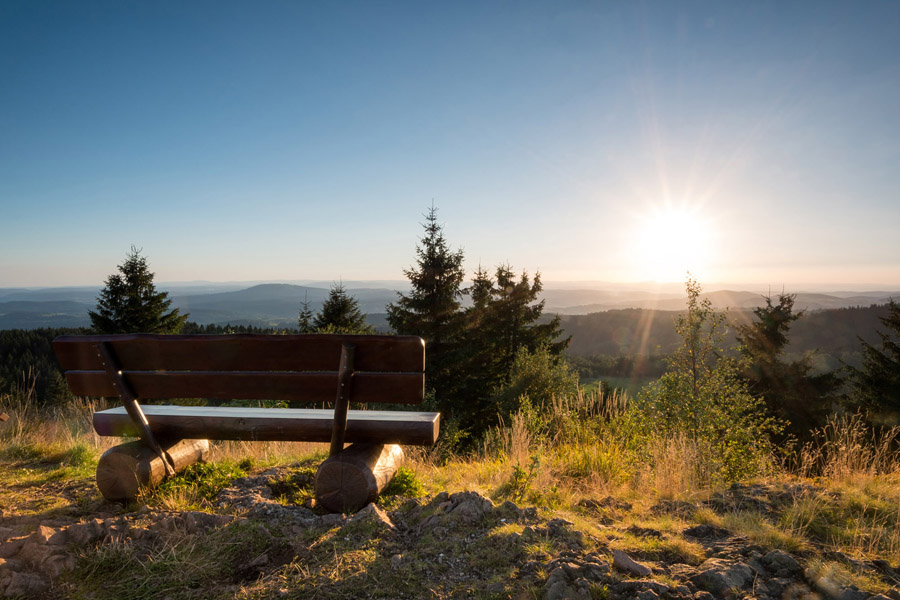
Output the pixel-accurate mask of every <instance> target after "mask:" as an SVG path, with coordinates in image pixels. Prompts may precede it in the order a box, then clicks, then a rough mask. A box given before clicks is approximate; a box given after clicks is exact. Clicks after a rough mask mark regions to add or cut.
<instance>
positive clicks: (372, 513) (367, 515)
mask: <svg viewBox="0 0 900 600" xmlns="http://www.w3.org/2000/svg"><path fill="white" fill-rule="evenodd" d="M357 523H369V524H373V525H376V526H377V527H378V528H380V529H389V530H393V529H394V523H393V522H392V521H391V518H390V517H388V516H387V513H386V512H384V511H383V510H381V509H380V508H378V507H377V506H376V505H375V503H373V502H370V503H369V504H367V505H366V506H364V507H363V508H362V509H360V511H359V512H357V513H356V514H355V515H353V516H352V517H351V518H350V520H348V521H347V525H344V527H347V526H348V525H354V524H357Z"/></svg>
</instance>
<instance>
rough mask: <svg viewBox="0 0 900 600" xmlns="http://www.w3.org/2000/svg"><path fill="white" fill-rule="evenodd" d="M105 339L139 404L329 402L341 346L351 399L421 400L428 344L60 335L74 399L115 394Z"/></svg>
mask: <svg viewBox="0 0 900 600" xmlns="http://www.w3.org/2000/svg"><path fill="white" fill-rule="evenodd" d="M102 342H107V343H109V345H110V346H111V348H112V351H113V353H114V354H115V358H116V361H117V362H118V364H119V365H120V368H121V370H122V372H123V374H124V377H125V379H126V381H128V383H129V385H130V386H131V387H132V388H133V389H134V392H135V394H136V395H137V397H138V398H142V399H143V398H148V399H172V398H210V399H223V400H227V399H258V400H263V399H265V400H287V401H295V402H333V401H334V399H335V393H336V390H337V385H338V377H337V368H338V364H339V362H340V356H341V346H342V344H343V343H345V342H350V343H352V344H354V346H355V353H356V356H355V365H354V374H353V383H352V385H353V393H352V400H353V402H392V403H394V402H395V403H404V404H417V403H420V402H422V400H423V399H424V388H425V384H424V370H425V343H424V341H423V340H422V338H419V337H415V336H375V335H372V336H369V335H360V336H352V335H347V336H343V335H283V336H280V335H254V334H238V335H150V334H134V335H114V336H105V335H98V336H61V337H58V338H56V339H55V340H54V341H53V348H54V350H55V351H56V356H57V358H58V360H59V363H60V366H62V368H63V370H64V371H66V381H67V382H68V384H69V387H70V389H71V390H72V393H74V394H75V395H78V396H101V397H114V396H116V395H117V394H116V391H115V389H114V388H113V385H112V382H111V381H110V379H109V375H108V374H107V373H106V371H105V369H104V367H103V364H102V362H101V359H100V357H99V356H98V353H97V350H96V346H97V344H98V343H102Z"/></svg>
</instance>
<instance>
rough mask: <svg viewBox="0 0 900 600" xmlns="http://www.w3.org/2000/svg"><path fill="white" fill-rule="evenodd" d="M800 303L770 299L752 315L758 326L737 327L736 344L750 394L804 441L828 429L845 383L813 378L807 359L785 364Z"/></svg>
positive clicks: (788, 296)
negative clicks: (833, 406) (823, 427)
mask: <svg viewBox="0 0 900 600" xmlns="http://www.w3.org/2000/svg"><path fill="white" fill-rule="evenodd" d="M795 298H796V296H795V295H794V294H780V295H779V296H778V304H773V303H772V298H770V297H768V296H766V297H765V300H766V305H765V306H762V307H758V308H755V309H754V310H753V313H754V314H755V315H756V321H754V322H752V323H749V324H743V325H739V326H738V327H737V339H738V342H740V351H741V354H742V355H743V356H744V358H745V359H746V362H745V363H744V365H745V366H744V369H743V373H744V378H745V379H746V380H747V383H748V384H749V389H750V392H751V393H752V394H753V395H754V396H757V397H762V398H763V399H764V400H765V402H766V406H767V408H768V410H769V414H771V415H773V416H776V417H778V418H779V419H780V420H782V421H784V422H785V423H786V426H785V433H788V434H791V435H794V436H795V437H798V438H800V439H803V438H806V437H808V436H809V435H810V432H811V431H812V430H813V429H815V428H816V427H818V426H821V425H824V424H825V420H826V418H827V416H828V413H829V412H830V408H831V406H830V405H831V402H832V400H834V399H835V398H833V397H832V396H833V395H834V393H835V390H836V388H837V386H838V385H839V384H840V380H839V379H838V377H837V376H836V375H835V374H833V373H825V374H820V375H813V374H812V366H811V365H810V360H809V358H808V357H807V358H803V359H801V360H795V361H787V360H784V358H783V355H784V348H785V346H786V345H787V343H788V333H789V331H790V328H791V324H792V323H793V322H794V321H796V320H797V319H799V318H801V317H802V316H803V314H804V311H799V312H794V300H795Z"/></svg>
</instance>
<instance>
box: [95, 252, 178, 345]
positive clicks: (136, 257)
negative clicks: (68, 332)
mask: <svg viewBox="0 0 900 600" xmlns="http://www.w3.org/2000/svg"><path fill="white" fill-rule="evenodd" d="M171 304H172V301H171V300H170V299H169V294H168V293H167V292H157V291H156V286H155V285H154V284H153V273H151V272H150V268H149V266H148V264H147V259H146V258H144V257H143V256H141V253H140V250H138V249H136V248H135V247H134V246H132V247H131V252H129V253H128V255H127V256H126V257H125V262H124V263H122V264H121V265H119V273H118V274H114V275H110V276H109V277H108V278H107V279H106V287H104V288H103V289H102V290H100V297H99V298H98V299H97V311H96V312H94V311H90V312H88V315H89V316H90V317H91V325H92V326H93V329H94V331H96V332H97V333H178V332H179V331H180V330H181V327H182V326H183V325H184V323H185V321H187V318H188V315H181V314H179V312H178V309H173V310H171V311H169V312H166V311H167V310H169V306H170V305H171Z"/></svg>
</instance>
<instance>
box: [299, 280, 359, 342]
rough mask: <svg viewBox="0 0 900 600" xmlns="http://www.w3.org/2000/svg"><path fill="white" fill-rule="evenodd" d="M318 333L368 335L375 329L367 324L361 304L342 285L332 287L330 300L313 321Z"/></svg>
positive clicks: (326, 301) (326, 300)
mask: <svg viewBox="0 0 900 600" xmlns="http://www.w3.org/2000/svg"><path fill="white" fill-rule="evenodd" d="M312 327H313V329H314V330H315V331H316V332H317V333H342V334H367V333H373V332H374V329H373V327H372V326H371V325H369V324H368V323H366V315H364V314H363V313H362V312H361V311H360V310H359V302H357V301H356V298H354V297H352V296H349V295H348V294H347V290H346V289H345V288H344V285H343V284H342V283H337V284H334V285H332V286H331V291H330V292H329V293H328V298H326V299H325V302H324V304H322V309H321V310H320V311H319V314H317V315H316V316H315V318H314V319H313V321H312Z"/></svg>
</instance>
